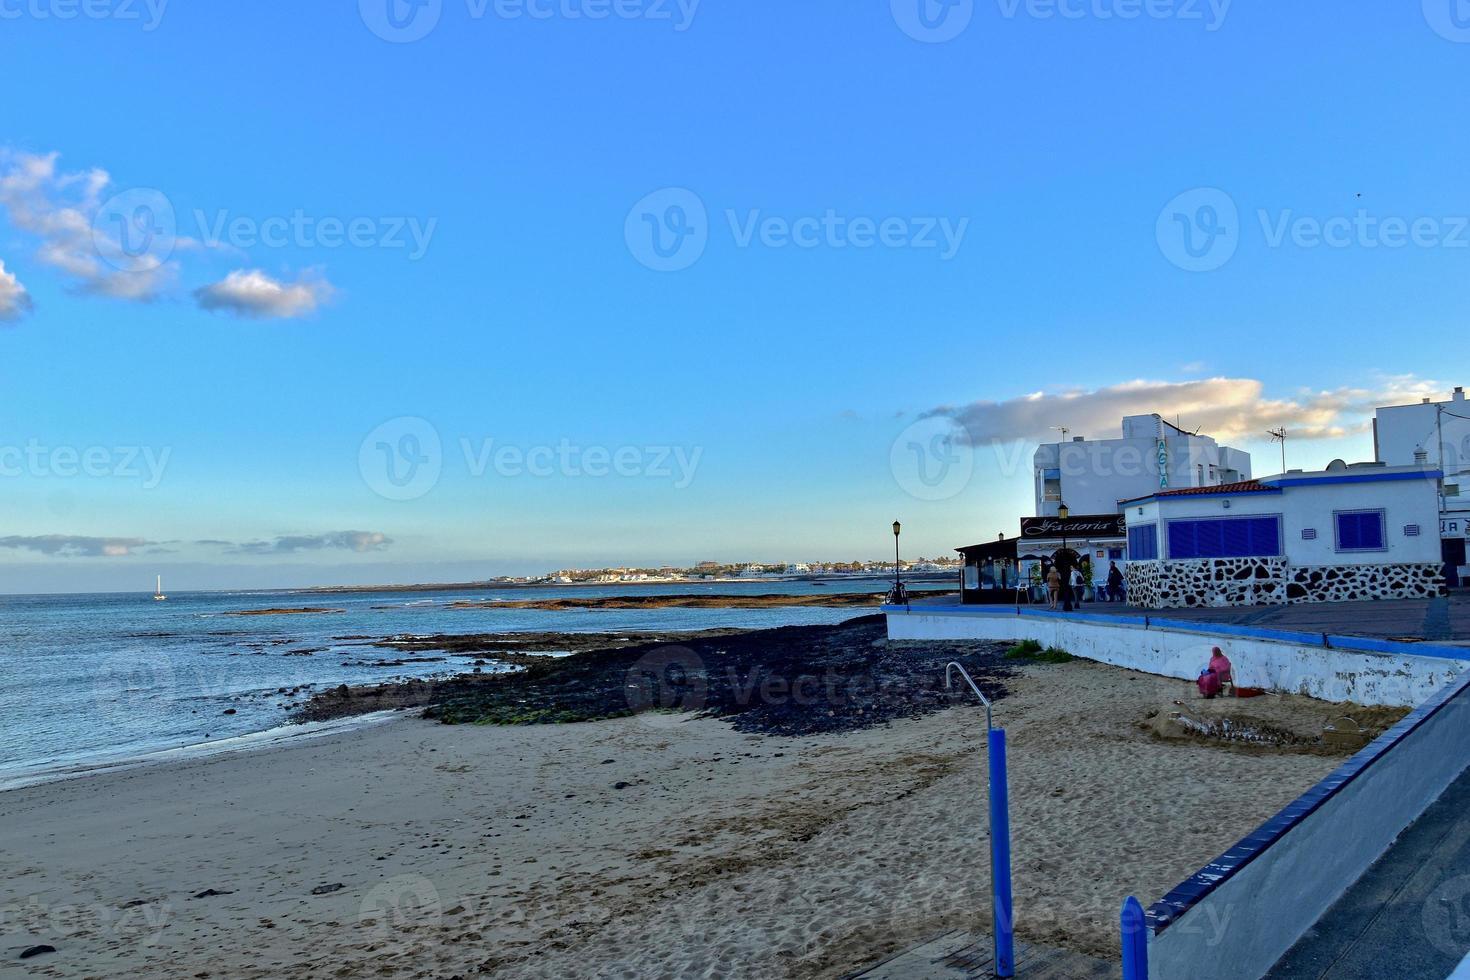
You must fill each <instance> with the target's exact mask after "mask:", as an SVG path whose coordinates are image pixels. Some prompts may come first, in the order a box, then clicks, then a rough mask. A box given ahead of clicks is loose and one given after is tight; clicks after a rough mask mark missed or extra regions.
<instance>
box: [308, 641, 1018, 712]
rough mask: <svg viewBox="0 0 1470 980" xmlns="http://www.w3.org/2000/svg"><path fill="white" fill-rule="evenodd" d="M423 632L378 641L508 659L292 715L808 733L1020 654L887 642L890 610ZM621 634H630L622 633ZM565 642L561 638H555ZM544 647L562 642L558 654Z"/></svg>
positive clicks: (334, 695) (371, 689) (1000, 676)
mask: <svg viewBox="0 0 1470 980" xmlns="http://www.w3.org/2000/svg"><path fill="white" fill-rule="evenodd" d="M570 638H571V637H569V636H568V635H566V634H528V635H522V636H505V635H499V636H475V637H413V638H397V639H391V640H387V641H383V642H382V643H381V644H379V645H386V646H392V647H394V648H395V649H400V650H404V651H413V652H424V651H429V650H445V649H449V648H450V647H449V645H451V644H452V645H453V648H454V652H456V653H458V654H460V655H463V654H465V653H483V654H484V665H485V666H490V665H491V664H494V665H497V666H503V665H509V666H511V667H513V668H516V669H515V670H514V671H512V672H505V671H501V672H497V673H489V672H480V673H469V674H460V675H458V676H455V677H451V678H447V679H444V680H411V681H405V682H401V683H388V684H378V685H368V686H361V687H357V688H349V687H347V686H345V685H343V686H340V687H337V688H334V689H331V690H327V691H323V692H320V693H318V694H316V695H315V696H314V697H312V699H311V700H310V701H309V702H308V703H307V704H306V705H304V706H303V707H302V708H301V709H299V710H298V711H297V712H296V713H295V715H294V716H293V718H294V719H295V720H299V721H322V720H327V719H332V718H341V717H347V716H350V715H357V714H365V713H367V712H371V711H380V710H384V709H389V708H423V709H424V711H423V716H424V717H426V718H433V719H437V720H439V721H442V722H444V723H446V724H481V725H524V724H561V723H568V722H581V721H593V720H599V719H606V718H619V717H626V716H630V715H636V714H641V713H644V712H665V713H687V714H691V715H702V716H713V717H720V718H725V719H727V720H729V721H730V722H731V723H732V724H733V725H734V726H735V727H736V728H737V729H738V730H740V731H743V732H749V733H758V734H769V735H777V734H779V735H802V734H813V733H819V732H841V731H853V730H859V729H864V728H870V727H873V726H876V725H882V724H886V723H888V722H890V721H893V720H895V719H898V718H907V717H917V716H921V715H925V714H928V713H930V712H933V711H938V710H941V709H943V708H947V707H950V706H952V705H954V704H958V703H965V700H966V698H972V697H973V695H970V694H969V692H968V691H966V692H964V694H963V695H961V692H960V691H958V690H956V691H948V690H945V688H944V666H945V664H946V663H948V662H949V661H951V660H957V661H959V662H960V663H962V664H964V665H965V667H966V669H968V670H969V671H970V673H971V674H972V675H974V677H975V679H976V681H977V683H979V684H980V685H981V687H982V689H984V690H985V691H986V694H987V696H989V697H991V698H992V699H999V698H1003V697H1004V696H1005V693H1006V691H1005V685H1004V681H1005V679H1006V678H1007V677H1009V676H1011V675H1012V673H1013V671H1014V669H1015V667H1014V665H1013V664H1011V663H1007V662H1006V661H1005V658H1004V653H1005V649H1006V647H1005V645H1004V644H999V643H995V644H985V643H982V644H975V643H965V644H955V643H943V642H936V643H905V644H902V645H901V646H897V645H893V644H890V643H889V642H888V640H887V638H886V630H885V626H884V621H883V617H881V616H864V617H860V618H857V619H852V620H848V621H847V622H845V623H841V624H838V625H836V626H788V627H781V628H778V629H769V630H750V631H742V630H722V631H710V632H706V633H698V634H687V633H683V634H670V635H666V636H659V635H651V636H650V635H637V636H621V635H620V636H618V637H608V636H594V637H585V636H584V637H580V638H579V639H580V641H581V642H582V643H583V644H584V648H583V649H581V650H571V651H568V650H566V648H565V647H563V646H560V644H562V643H564V642H565V641H567V640H569V639H570ZM619 641H621V642H619ZM553 644H555V645H556V646H552V645H553ZM548 646H552V648H553V649H557V650H558V652H559V653H560V654H561V655H557V656H548V655H546V653H545V651H546V650H547V649H548Z"/></svg>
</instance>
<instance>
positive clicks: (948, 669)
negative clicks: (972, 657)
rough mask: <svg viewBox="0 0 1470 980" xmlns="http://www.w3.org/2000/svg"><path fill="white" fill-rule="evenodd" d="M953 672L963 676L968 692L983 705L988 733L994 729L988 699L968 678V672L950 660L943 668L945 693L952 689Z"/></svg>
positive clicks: (978, 686)
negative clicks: (972, 692) (972, 693)
mask: <svg viewBox="0 0 1470 980" xmlns="http://www.w3.org/2000/svg"><path fill="white" fill-rule="evenodd" d="M955 671H959V672H960V674H961V675H963V676H964V678H965V683H967V684H969V685H970V690H972V691H974V692H975V697H977V698H979V699H980V703H981V704H983V705H985V728H986V730H987V731H989V730H991V729H993V728H995V724H994V721H993V720H992V718H991V716H990V699H989V698H987V697H986V696H985V692H984V691H981V690H980V685H978V684H976V683H975V678H973V677H971V676H970V672H969V671H968V670H966V669H965V668H964V667H963V666H962V665H960V664H958V663H956V662H955V661H953V660H951V661H950V662H949V663H948V664H947V665H946V666H945V668H944V689H945V690H946V691H948V690H950V688H951V687H952V683H951V682H952V681H953V680H954V672H955Z"/></svg>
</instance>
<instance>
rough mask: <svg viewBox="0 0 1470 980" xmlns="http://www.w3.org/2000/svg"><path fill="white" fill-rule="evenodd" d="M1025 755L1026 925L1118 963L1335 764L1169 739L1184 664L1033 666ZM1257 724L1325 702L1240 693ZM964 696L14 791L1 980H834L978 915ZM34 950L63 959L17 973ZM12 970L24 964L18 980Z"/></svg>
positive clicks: (1025, 674) (537, 731)
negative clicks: (1166, 671) (845, 713)
mask: <svg viewBox="0 0 1470 980" xmlns="http://www.w3.org/2000/svg"><path fill="white" fill-rule="evenodd" d="M1007 687H1008V688H1009V690H1010V695H1009V696H1008V697H1007V698H1006V699H1005V700H1004V701H1002V702H1001V703H1000V704H999V705H998V706H997V719H998V722H999V723H1001V724H1003V725H1004V726H1005V727H1006V728H1007V729H1008V732H1009V740H1010V745H1011V757H1010V758H1011V773H1012V775H1011V797H1012V823H1013V827H1014V839H1015V894H1016V908H1017V916H1018V934H1019V935H1020V936H1021V937H1022V938H1023V939H1026V940H1029V941H1032V942H1041V943H1048V944H1054V945H1063V946H1068V947H1071V948H1075V949H1078V950H1081V951H1084V952H1091V953H1099V954H1109V955H1111V953H1112V951H1113V950H1114V949H1115V948H1116V938H1115V935H1114V933H1115V929H1116V913H1117V907H1118V904H1119V902H1120V901H1121V899H1122V898H1123V897H1124V896H1126V895H1128V894H1130V893H1132V894H1137V895H1138V896H1139V897H1140V898H1143V899H1144V900H1145V901H1151V900H1153V899H1156V898H1158V897H1159V896H1160V895H1162V894H1163V893H1164V892H1165V891H1166V890H1167V889H1168V888H1169V887H1171V886H1172V885H1173V884H1175V883H1176V882H1177V881H1178V880H1180V879H1181V878H1183V877H1184V876H1185V875H1187V874H1188V873H1191V872H1192V871H1194V870H1195V869H1196V868H1198V867H1199V866H1200V865H1201V864H1203V863H1204V862H1206V861H1208V860H1209V859H1211V858H1213V857H1214V856H1215V855H1216V854H1218V853H1219V852H1220V851H1221V850H1223V849H1224V848H1225V847H1226V846H1228V845H1229V844H1231V843H1233V842H1234V841H1235V840H1236V839H1237V838H1238V837H1240V836H1241V835H1242V834H1244V833H1245V832H1247V831H1249V830H1250V829H1252V828H1253V827H1254V826H1255V825H1256V824H1257V823H1259V822H1260V821H1261V820H1262V819H1263V818H1265V817H1266V816H1268V815H1270V814H1271V813H1272V812H1274V811H1275V810H1276V809H1278V808H1279V807H1280V806H1282V805H1283V804H1285V803H1287V802H1288V801H1290V800H1291V799H1292V798H1294V797H1295V796H1296V795H1297V794H1298V793H1300V792H1301V791H1302V790H1303V789H1305V788H1306V787H1307V786H1309V785H1310V784H1311V783H1312V782H1313V781H1315V780H1316V779H1318V778H1320V777H1321V776H1323V775H1325V774H1326V773H1327V772H1328V771H1330V770H1331V769H1332V768H1333V767H1334V766H1335V765H1336V764H1337V763H1338V761H1339V759H1338V758H1334V757H1332V756H1330V755H1326V754H1322V753H1320V752H1315V753H1314V752H1299V751H1290V752H1287V751H1280V750H1260V749H1251V748H1241V747H1231V746H1225V745H1209V744H1201V743H1199V742H1195V741H1179V740H1174V741H1170V740H1164V739H1161V738H1159V737H1158V736H1156V735H1155V734H1154V733H1153V731H1152V730H1151V728H1150V725H1149V724H1148V722H1147V719H1148V716H1149V715H1150V714H1151V713H1153V712H1157V711H1159V710H1161V709H1162V710H1166V711H1167V710H1178V707H1177V706H1176V705H1175V701H1177V700H1182V699H1186V698H1188V696H1189V689H1188V688H1187V687H1186V686H1185V685H1183V684H1180V683H1178V682H1174V681H1166V680H1161V679H1159V678H1155V677H1151V676H1148V675H1142V674H1136V673H1132V672H1128V671H1122V670H1117V669H1114V668H1109V667H1104V666H1100V665H1095V664H1090V663H1084V662H1075V663H1071V664H1063V665H1055V666H1051V665H1028V666H1023V667H1021V668H1019V670H1018V671H1017V673H1016V675H1015V676H1014V677H1012V678H1011V679H1009V680H1008V681H1007ZM1252 703H1255V704H1259V705H1260V710H1262V711H1264V712H1266V714H1267V715H1268V716H1270V715H1273V714H1274V715H1278V716H1281V717H1283V718H1287V717H1294V718H1298V719H1302V718H1308V719H1312V720H1310V723H1309V724H1308V726H1307V727H1310V725H1311V724H1318V722H1317V721H1316V720H1315V719H1319V718H1325V717H1328V716H1330V714H1331V713H1333V711H1334V710H1335V709H1333V708H1332V707H1331V706H1327V705H1322V704H1320V703H1317V702H1306V701H1303V700H1301V699H1276V698H1264V699H1255V702H1242V704H1243V705H1247V704H1252ZM982 724H983V714H982V712H981V711H980V710H978V708H953V709H948V710H944V711H941V712H938V713H935V714H930V715H927V716H924V717H921V718H909V719H901V720H898V721H895V722H894V723H892V724H891V725H889V726H886V727H877V728H872V729H868V730H863V731H858V732H849V733H831V734H818V735H810V736H805V737H800V738H783V737H768V736H761V735H752V734H742V733H740V732H738V731H736V730H735V729H734V728H732V727H731V726H730V725H729V724H727V723H726V722H724V721H721V720H718V719H691V718H689V716H684V715H672V714H645V715H640V716H637V717H632V718H620V719H614V720H608V721H599V722H590V723H583V724H572V725H555V726H532V727H477V726H460V727H450V726H443V725H438V724H434V723H431V722H427V721H423V720H419V719H414V718H407V717H405V718H404V719H403V720H401V721H397V722H393V723H390V724H387V725H383V726H379V727H376V728H372V729H366V730H361V731H353V732H348V733H344V734H339V735H333V736H330V737H326V738H322V739H319V740H315V741H312V742H308V743H303V744H300V745H293V746H287V747H282V748H273V749H268V750H262V751H258V752H253V753H248V754H243V755H233V756H225V757H220V758H215V759H207V760H199V761H192V762H186V763H175V764H170V765H168V766H163V767H156V768H148V769H140V770H133V771H126V772H115V773H108V774H103V775H98V776H94V777H89V778H83V779H76V780H71V781H67V782H59V783H53V784H49V785H43V786H35V787H29V788H23V789H17V790H13V791H10V792H6V793H0V855H3V860H4V863H5V865H6V867H7V870H8V873H7V875H6V876H5V878H4V880H3V881H0V963H3V964H4V965H3V966H0V972H4V971H10V972H11V973H12V974H14V975H21V976H46V977H114V976H123V975H128V974H132V975H148V976H161V977H199V978H204V977H259V978H264V977H349V976H403V977H453V976H470V975H476V974H488V975H494V976H504V977H548V978H549V977H567V976H586V975H591V974H592V973H594V972H596V973H597V974H598V975H605V976H629V977H633V976H637V977H645V976H735V975H742V976H789V977H833V976H838V975H841V974H842V973H844V972H847V971H849V970H852V969H854V968H857V967H860V966H862V965H864V964H866V963H869V962H871V961H873V960H875V959H877V958H879V957H882V956H884V955H886V954H888V953H891V952H893V951H895V950H898V949H900V948H903V947H904V946H906V945H908V944H911V943H914V942H916V941H919V940H922V939H925V938H927V937H930V936H932V935H934V934H936V933H939V932H942V931H945V930H948V929H953V928H983V926H984V920H985V918H986V916H987V914H988V913H987V909H988V898H987V896H988V891H989V882H988V866H989V865H988V856H987V850H986V848H987V843H986V827H985V808H984V796H983V782H982V778H981V771H980V759H981V756H980V747H981V741H980V731H981V726H982ZM36 944H48V945H52V946H55V947H56V949H57V952H55V953H48V954H44V955H40V956H37V957H35V958H33V959H30V960H27V961H25V962H18V961H17V957H18V956H19V954H20V952H21V951H22V950H23V949H25V948H27V947H30V946H33V945H36ZM17 971H19V972H17Z"/></svg>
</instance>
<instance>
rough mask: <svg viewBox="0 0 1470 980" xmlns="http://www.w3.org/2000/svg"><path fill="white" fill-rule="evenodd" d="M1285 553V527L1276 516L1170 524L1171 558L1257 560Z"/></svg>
mask: <svg viewBox="0 0 1470 980" xmlns="http://www.w3.org/2000/svg"><path fill="white" fill-rule="evenodd" d="M1279 554H1281V527H1280V524H1279V523H1278V521H1277V518H1276V517H1274V516H1272V517H1230V518H1213V519H1205V520H1191V521H1170V522H1169V557H1170V558H1171V559H1172V558H1255V557H1262V556H1265V557H1270V556H1274V555H1279Z"/></svg>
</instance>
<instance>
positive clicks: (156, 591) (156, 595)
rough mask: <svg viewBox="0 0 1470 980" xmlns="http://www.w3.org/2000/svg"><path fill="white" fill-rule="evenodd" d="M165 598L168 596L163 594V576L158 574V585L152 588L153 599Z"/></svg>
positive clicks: (156, 600)
mask: <svg viewBox="0 0 1470 980" xmlns="http://www.w3.org/2000/svg"><path fill="white" fill-rule="evenodd" d="M167 598H168V596H166V595H164V594H163V576H162V575H160V576H158V586H157V588H155V589H154V590H153V601H154V602H162V601H163V600H165V599H167Z"/></svg>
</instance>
